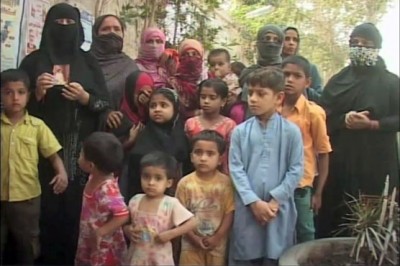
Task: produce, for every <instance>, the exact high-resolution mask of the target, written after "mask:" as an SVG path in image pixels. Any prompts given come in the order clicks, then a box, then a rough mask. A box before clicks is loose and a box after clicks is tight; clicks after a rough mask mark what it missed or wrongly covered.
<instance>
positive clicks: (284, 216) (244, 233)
mask: <svg viewBox="0 0 400 266" xmlns="http://www.w3.org/2000/svg"><path fill="white" fill-rule="evenodd" d="M303 156H304V155H303V140H302V137H301V132H300V130H299V128H298V127H297V126H296V125H295V124H293V123H291V122H289V121H287V120H286V119H284V118H283V117H281V116H280V115H279V114H276V113H275V114H274V115H272V117H271V118H270V120H269V121H268V123H267V126H266V127H265V126H263V125H262V124H261V123H260V121H259V120H258V119H257V118H255V117H252V118H250V119H248V120H247V121H245V122H243V123H242V124H240V125H239V126H237V127H236V128H235V129H234V131H233V133H232V137H231V144H230V150H229V170H230V174H231V177H232V181H233V184H234V186H235V188H236V195H235V216H234V222H233V229H232V235H231V243H230V254H229V256H230V263H229V265H234V264H235V263H234V260H241V261H246V260H252V259H257V258H269V259H278V258H279V257H280V255H281V254H282V252H283V251H284V250H286V249H287V248H289V247H290V246H292V245H293V244H294V239H295V236H294V234H295V225H296V219H297V212H296V207H295V203H294V199H293V194H294V190H295V188H296V187H297V185H298V183H299V181H300V178H301V177H302V176H303V168H304V166H303V165H304V159H303ZM271 197H273V198H275V199H276V200H277V201H278V202H279V204H280V205H279V211H278V214H277V217H276V218H274V219H273V220H272V221H270V222H269V223H267V225H265V226H261V225H260V224H259V223H258V222H257V221H256V219H255V217H254V215H253V213H252V211H251V209H250V206H248V205H249V204H250V203H252V202H255V201H257V200H264V201H269V200H270V199H271Z"/></svg>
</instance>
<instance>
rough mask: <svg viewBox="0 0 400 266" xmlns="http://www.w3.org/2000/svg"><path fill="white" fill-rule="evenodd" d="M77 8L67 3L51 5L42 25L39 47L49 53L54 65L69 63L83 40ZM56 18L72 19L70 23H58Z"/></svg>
mask: <svg viewBox="0 0 400 266" xmlns="http://www.w3.org/2000/svg"><path fill="white" fill-rule="evenodd" d="M80 18H81V16H80V13H79V10H78V9H77V8H75V7H73V6H71V5H69V4H66V3H60V4H56V5H54V6H52V7H51V8H50V10H49V12H48V13H47V16H46V20H45V23H44V27H43V33H42V40H41V42H40V49H42V50H45V51H47V52H48V53H49V55H50V59H51V62H52V63H53V64H55V65H64V64H69V63H70V62H71V60H72V58H73V55H74V54H76V53H77V52H78V51H79V49H80V47H81V45H82V44H83V42H84V33H83V27H82V24H81V19H80ZM57 19H72V20H73V21H74V22H75V23H74V24H70V25H61V24H58V23H57V22H56V21H55V20H57Z"/></svg>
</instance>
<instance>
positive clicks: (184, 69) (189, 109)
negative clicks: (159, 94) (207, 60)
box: [168, 39, 204, 120]
mask: <svg viewBox="0 0 400 266" xmlns="http://www.w3.org/2000/svg"><path fill="white" fill-rule="evenodd" d="M178 52H179V66H178V69H177V73H176V74H175V75H174V76H172V77H170V78H169V79H168V83H169V87H171V88H173V89H174V90H175V91H176V92H177V93H178V94H179V98H180V102H181V113H182V115H183V119H184V120H186V119H188V118H190V117H193V116H194V115H195V112H196V111H197V109H198V103H197V84H198V83H199V82H200V81H201V80H202V75H203V70H204V69H203V56H204V49H203V46H202V45H201V43H199V42H198V41H196V40H193V39H186V40H184V41H183V42H182V43H181V44H180V46H179V49H178Z"/></svg>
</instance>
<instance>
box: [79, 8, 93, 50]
mask: <svg viewBox="0 0 400 266" xmlns="http://www.w3.org/2000/svg"><path fill="white" fill-rule="evenodd" d="M93 22H94V16H93V15H92V14H90V13H89V12H87V11H86V10H81V23H82V27H83V32H84V34H85V42H84V43H83V44H82V46H81V48H82V50H84V51H89V49H90V45H91V44H92V25H93Z"/></svg>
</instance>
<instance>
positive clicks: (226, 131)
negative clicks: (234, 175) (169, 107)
mask: <svg viewBox="0 0 400 266" xmlns="http://www.w3.org/2000/svg"><path fill="white" fill-rule="evenodd" d="M235 127H236V123H235V121H233V120H232V119H230V118H229V117H224V118H223V119H222V120H221V121H220V122H218V123H216V124H215V125H213V126H212V127H210V128H206V127H204V126H203V124H202V123H201V121H200V117H199V116H195V117H192V118H189V119H188V120H187V121H186V123H185V133H186V135H187V136H188V138H189V139H191V138H193V137H194V136H195V135H196V134H198V133H200V132H201V131H203V130H205V129H209V130H214V131H216V132H218V133H219V134H221V135H222V137H223V138H224V140H225V143H226V149H225V153H224V155H223V160H222V169H221V171H222V172H223V173H224V174H227V175H228V174H229V170H228V150H229V144H230V142H231V134H232V131H233V129H234V128H235Z"/></svg>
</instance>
